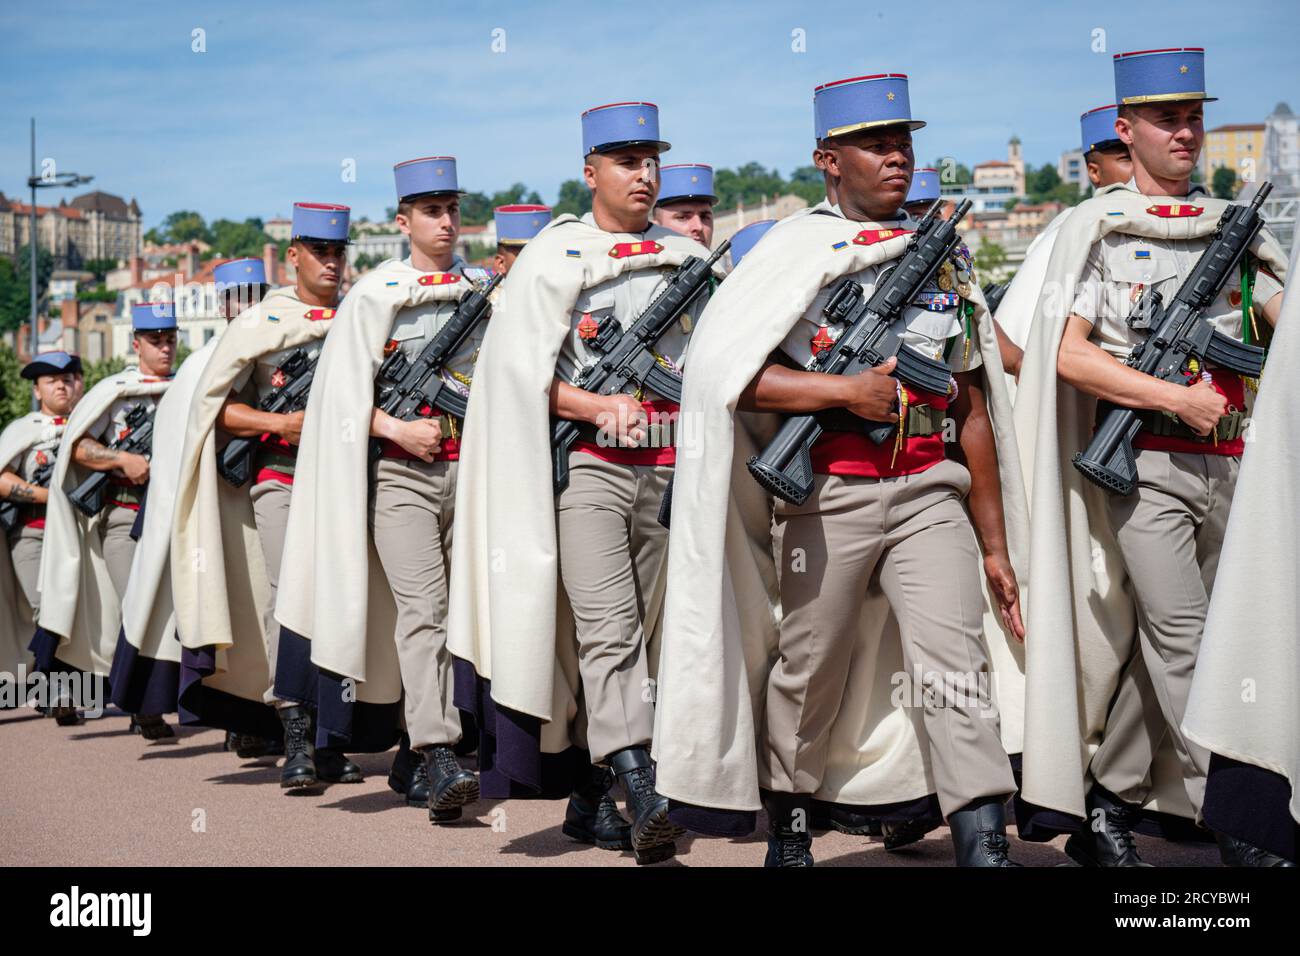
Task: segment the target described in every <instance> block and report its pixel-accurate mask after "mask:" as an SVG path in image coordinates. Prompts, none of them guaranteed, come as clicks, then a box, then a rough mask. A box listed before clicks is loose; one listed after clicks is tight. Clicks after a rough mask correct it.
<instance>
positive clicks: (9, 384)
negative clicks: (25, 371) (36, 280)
mask: <svg viewBox="0 0 1300 956" xmlns="http://www.w3.org/2000/svg"><path fill="white" fill-rule="evenodd" d="M7 261H8V260H0V262H7ZM21 370H22V366H21V365H20V364H19V363H18V356H17V355H16V354H15V353H14V350H13V349H11V348H10V347H9V346H7V345H0V431H3V430H4V429H5V427H6V426H7V425H8V424H9V423H10V422H12V421H13V420H14V419H15V418H22V417H23V416H24V415H26V414H27V413H28V412H30V411H31V410H32V387H31V383H30V382H28V381H27V380H26V379H24V378H23V377H22V376H20V375H19V374H18V373H19V372H20V371H21Z"/></svg>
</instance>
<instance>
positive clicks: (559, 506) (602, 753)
mask: <svg viewBox="0 0 1300 956" xmlns="http://www.w3.org/2000/svg"><path fill="white" fill-rule="evenodd" d="M672 473H673V470H672V468H670V467H667V466H663V465H620V464H615V463H613V462H608V461H601V460H600V459H599V458H597V457H596V456H594V455H590V454H588V453H586V452H582V451H575V452H573V453H571V454H570V455H569V487H568V488H566V489H565V490H564V493H563V494H561V495H560V497H559V500H558V501H557V503H556V523H557V530H558V535H559V547H560V580H561V582H562V583H563V585H564V590H565V593H566V594H567V595H568V598H569V605H570V607H571V608H572V609H573V623H574V628H575V631H576V636H577V641H578V668H579V672H580V673H581V675H582V691H583V697H584V698H585V700H586V705H587V746H588V748H589V749H590V751H591V760H592V763H597V764H599V763H602V762H604V761H605V760H606V759H607V758H608V757H609V755H610V754H613V753H615V752H617V751H619V750H623V749H624V748H626V747H645V746H649V744H650V737H651V734H652V733H653V732H654V694H653V693H652V691H651V686H650V672H649V668H648V666H647V662H646V652H645V641H646V635H645V628H644V616H645V610H646V604H647V602H648V601H649V599H650V597H651V594H652V593H653V590H654V586H655V581H656V576H657V575H659V574H661V573H662V572H663V563H664V557H665V554H666V553H667V548H668V531H667V530H666V529H665V528H664V527H663V526H662V525H660V524H659V504H660V502H661V501H662V499H663V493H664V489H665V488H666V487H667V485H668V479H669V478H670V477H671V476H672Z"/></svg>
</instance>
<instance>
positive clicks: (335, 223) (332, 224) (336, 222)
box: [330, 219, 339, 226]
mask: <svg viewBox="0 0 1300 956" xmlns="http://www.w3.org/2000/svg"><path fill="white" fill-rule="evenodd" d="M338 224H339V221H338V220H337V219H331V220H330V225H331V226H337V225H338Z"/></svg>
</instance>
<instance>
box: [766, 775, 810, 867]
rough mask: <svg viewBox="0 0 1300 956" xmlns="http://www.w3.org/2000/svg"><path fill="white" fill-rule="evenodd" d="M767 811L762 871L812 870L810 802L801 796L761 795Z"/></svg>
mask: <svg viewBox="0 0 1300 956" xmlns="http://www.w3.org/2000/svg"><path fill="white" fill-rule="evenodd" d="M763 809H764V810H766V811H767V856H766V857H765V858H764V860H763V866H765V867H783V866H812V865H813V855H812V831H811V830H810V829H809V826H810V819H809V818H810V816H811V814H812V799H811V798H810V797H809V796H808V795H807V794H803V793H776V792H774V791H770V790H764V791H763Z"/></svg>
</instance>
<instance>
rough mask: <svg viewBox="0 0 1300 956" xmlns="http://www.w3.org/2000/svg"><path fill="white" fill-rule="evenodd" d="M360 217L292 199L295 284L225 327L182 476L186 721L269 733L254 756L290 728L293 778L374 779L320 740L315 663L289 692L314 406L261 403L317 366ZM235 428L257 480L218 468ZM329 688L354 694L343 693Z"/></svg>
mask: <svg viewBox="0 0 1300 956" xmlns="http://www.w3.org/2000/svg"><path fill="white" fill-rule="evenodd" d="M349 215H350V210H349V209H348V207H347V206H340V205H335V204H332V203H295V204H294V207H293V221H292V222H293V225H292V237H291V241H290V245H289V249H288V251H287V253H286V258H287V260H288V262H289V264H290V265H291V266H292V267H293V269H294V284H293V285H292V286H287V287H283V288H278V289H273V290H271V291H270V292H268V293H266V294H265V295H264V296H263V297H262V298H261V300H260V301H259V302H258V303H257V304H256V305H255V306H253V307H251V308H248V309H246V310H245V311H244V312H242V313H241V314H240V315H239V316H237V317H236V318H234V319H233V320H231V322H230V324H229V325H228V326H227V327H226V330H225V332H224V333H223V334H222V335H221V337H220V339H219V341H218V344H217V346H216V347H215V349H214V350H213V352H212V355H211V357H210V358H209V360H208V362H207V365H206V367H205V368H204V370H203V374H202V376H201V377H200V380H199V382H198V384H197V385H196V387H195V397H194V399H193V401H192V402H191V404H190V410H189V419H188V423H187V426H186V438H185V448H184V451H183V452H182V455H181V466H180V474H179V479H178V484H177V495H176V505H175V519H174V528H173V532H172V539H171V558H170V561H171V576H172V591H173V598H174V601H175V606H176V626H177V630H178V631H179V635H180V639H181V644H182V647H183V650H182V678H181V691H180V712H181V720H182V722H183V723H197V724H204V725H207V726H214V727H219V728H222V729H224V730H228V731H234V732H236V733H239V734H243V735H247V736H251V737H254V738H259V739H260V743H259V742H257V741H243V743H244V749H243V750H242V751H241V752H242V754H243V755H245V756H258V755H261V754H265V753H269V752H271V751H272V750H274V749H276V746H277V744H278V738H279V737H280V736H281V735H282V736H283V739H284V752H285V762H284V765H283V766H282V767H281V772H280V786H281V787H282V788H285V789H295V790H296V789H303V788H309V787H315V786H317V785H318V783H321V782H324V783H357V782H360V781H361V779H362V776H361V769H360V768H359V767H358V766H357V765H356V764H355V763H353V762H352V761H351V760H348V759H347V757H346V756H345V755H344V754H343V752H342V751H341V749H340V747H339V746H338V744H339V743H340V742H339V741H336V740H325V741H324V742H321V741H322V738H321V736H320V734H319V733H318V732H317V727H316V725H317V714H316V712H315V707H316V705H317V703H318V701H317V694H318V687H317V675H315V674H314V673H311V674H309V675H304V674H297V675H296V676H297V677H299V678H300V679H299V680H298V681H297V682H295V684H294V686H292V687H291V688H290V689H289V691H291V692H289V691H286V690H285V689H283V688H282V687H281V684H280V681H279V679H278V678H279V677H280V674H279V669H280V668H279V666H278V661H280V660H283V653H282V651H283V646H284V641H282V640H280V629H279V626H278V624H277V623H276V621H275V618H274V615H273V609H274V606H275V595H276V589H277V585H278V584H279V581H280V575H281V573H282V567H283V565H284V564H285V563H287V562H285V560H284V555H285V553H286V552H285V551H284V536H285V523H286V516H287V513H288V509H289V500H290V493H291V489H292V487H293V482H294V473H295V468H296V458H297V445H298V442H299V436H300V435H301V432H302V424H303V416H304V413H303V411H302V410H300V409H299V410H288V409H286V410H284V411H270V410H267V409H263V408H262V407H261V405H262V403H263V402H264V401H266V400H268V398H269V397H270V396H271V395H272V394H273V393H274V392H276V390H278V389H282V388H285V387H287V386H288V385H289V384H290V379H289V373H288V372H286V371H285V369H286V368H289V369H291V370H292V371H293V372H294V374H295V375H302V374H305V372H304V370H305V369H308V368H310V366H311V364H312V363H313V362H314V361H315V359H316V357H317V356H318V355H319V353H320V349H321V342H322V340H323V339H324V337H325V335H326V333H327V332H328V331H329V329H330V326H331V322H332V319H333V318H334V307H335V305H336V304H337V301H338V295H339V286H340V283H341V281H342V278H343V272H344V267H345V265H346V256H345V253H346V247H347V243H348V222H349ZM219 438H220V439H221V440H220V441H219ZM231 438H241V439H251V440H252V441H253V443H254V448H253V451H252V453H251V455H250V456H249V458H248V459H247V460H246V461H247V464H246V468H247V474H248V477H247V479H246V481H247V484H240V485H236V484H234V483H233V481H232V480H228V479H226V478H223V477H218V475H219V473H220V468H219V463H220V462H221V460H222V457H223V454H224V448H225V445H226V443H227V441H228V440H229V439H231ZM238 477H240V478H242V477H243V476H242V475H241V476H238ZM250 486H251V487H250ZM250 532H251V533H252V534H255V537H250ZM220 651H224V652H225V653H224V654H220V653H219V652H220ZM322 696H323V697H325V698H327V699H328V702H329V703H333V702H334V700H335V697H337V700H338V706H344V701H345V697H344V695H343V694H342V693H341V692H339V693H338V694H337V695H335V694H332V693H330V694H323V695H322ZM388 716H389V718H390V719H391V714H390V715H388ZM358 731H360V727H359V728H358ZM394 736H395V735H394ZM358 737H360V734H358ZM393 742H394V741H393V739H392V738H389V739H387V740H386V741H385V742H384V744H383V746H381V747H379V748H378V749H379V750H386V749H387V748H388V747H389V746H391V745H392V743H393ZM358 749H366V748H363V747H358Z"/></svg>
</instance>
